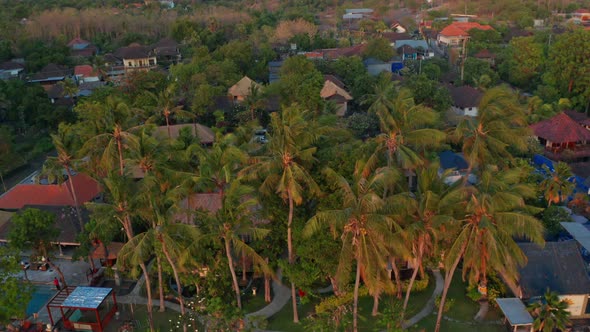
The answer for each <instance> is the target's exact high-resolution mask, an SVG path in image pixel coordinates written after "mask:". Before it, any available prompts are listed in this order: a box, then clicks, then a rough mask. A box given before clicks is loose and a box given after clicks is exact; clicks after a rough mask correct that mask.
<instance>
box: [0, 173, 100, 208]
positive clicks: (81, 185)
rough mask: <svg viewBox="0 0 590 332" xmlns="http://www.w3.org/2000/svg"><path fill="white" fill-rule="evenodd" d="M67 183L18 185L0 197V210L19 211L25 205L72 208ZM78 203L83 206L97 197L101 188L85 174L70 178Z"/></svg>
mask: <svg viewBox="0 0 590 332" xmlns="http://www.w3.org/2000/svg"><path fill="white" fill-rule="evenodd" d="M69 181H70V180H68V181H66V182H64V183H62V184H48V185H43V184H19V185H16V186H15V187H14V188H12V189H10V190H9V191H8V192H7V193H5V194H4V195H2V196H0V209H6V210H19V209H22V208H23V207H24V206H26V205H41V206H74V205H75V204H74V198H73V196H72V194H71V192H70V184H69ZM72 181H73V184H74V188H75V190H76V195H77V196H78V203H79V204H83V203H85V202H88V201H90V200H92V199H93V198H95V197H96V196H98V194H100V192H101V188H100V186H99V185H98V183H97V182H96V181H95V180H94V179H92V178H91V177H89V176H87V175H85V174H77V175H74V176H73V177H72Z"/></svg>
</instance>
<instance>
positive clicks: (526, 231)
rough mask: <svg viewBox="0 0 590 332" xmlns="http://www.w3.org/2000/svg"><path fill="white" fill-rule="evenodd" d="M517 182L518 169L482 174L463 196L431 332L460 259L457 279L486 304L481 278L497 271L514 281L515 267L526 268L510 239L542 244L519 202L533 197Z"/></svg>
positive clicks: (535, 225)
mask: <svg viewBox="0 0 590 332" xmlns="http://www.w3.org/2000/svg"><path fill="white" fill-rule="evenodd" d="M523 176H524V175H523V174H522V172H521V171H520V169H509V170H504V171H502V172H498V171H497V169H495V168H492V169H490V168H488V169H486V170H484V171H483V173H482V174H481V180H480V181H481V182H480V183H479V184H478V187H477V188H474V187H469V190H466V191H465V193H466V195H467V197H465V198H466V200H467V204H466V205H465V219H464V220H462V225H461V227H460V230H459V233H458V234H457V236H456V237H455V239H454V241H453V244H452V245H451V248H450V249H449V250H448V252H447V253H446V254H445V260H444V266H445V269H446V272H445V283H444V288H443V293H442V297H441V303H440V306H439V310H438V318H437V323H436V330H435V331H439V330H440V320H441V318H442V311H443V309H442V308H444V303H445V300H446V296H447V292H448V289H449V286H450V284H451V281H452V278H453V274H454V272H455V269H456V268H457V265H458V264H459V261H460V260H461V259H463V276H464V277H465V276H467V277H468V279H469V281H470V283H472V284H474V283H477V284H479V286H480V287H479V288H480V289H481V290H483V291H482V295H483V298H486V295H487V294H486V291H485V290H486V289H487V273H489V272H490V271H500V272H501V273H502V274H503V277H504V278H506V279H508V280H511V281H514V280H515V277H516V273H517V269H518V266H519V265H523V264H524V263H525V262H526V256H525V255H524V253H523V252H522V250H521V249H520V248H519V247H518V245H517V244H516V242H515V240H514V238H515V237H518V238H527V239H529V240H531V241H532V242H534V243H538V244H543V243H544V240H543V225H542V224H541V223H540V222H539V220H537V219H536V218H535V217H533V216H531V215H530V214H529V212H532V211H533V210H534V209H533V208H532V207H529V206H527V205H526V204H525V202H524V198H530V197H534V195H535V191H534V189H533V188H532V187H531V186H530V185H528V184H524V183H522V179H523Z"/></svg>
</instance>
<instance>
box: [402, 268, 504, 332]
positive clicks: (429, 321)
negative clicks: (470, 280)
mask: <svg viewBox="0 0 590 332" xmlns="http://www.w3.org/2000/svg"><path fill="white" fill-rule="evenodd" d="M466 287H467V284H466V283H464V282H463V281H462V280H461V271H460V270H459V271H457V272H456V273H455V276H454V277H453V282H452V283H451V287H450V288H449V293H448V296H447V297H448V298H449V299H454V300H455V302H454V303H453V306H452V307H451V309H450V310H449V311H448V312H447V313H445V316H446V317H449V318H452V319H455V320H457V321H458V322H454V321H449V320H443V321H442V323H441V331H453V332H454V331H457V332H467V331H477V332H500V331H506V329H505V328H504V326H502V325H498V324H495V321H497V320H499V319H500V318H501V316H500V313H499V312H498V310H497V309H495V308H493V307H490V311H489V312H488V314H487V316H486V320H485V321H484V322H481V323H480V322H476V321H474V320H473V317H474V316H475V314H476V313H477V311H478V310H479V305H477V303H475V302H473V301H472V300H471V299H470V298H468V297H467V296H466V295H465V292H466V290H465V289H466ZM435 324H436V313H433V314H432V315H430V316H428V317H427V318H425V319H423V320H421V321H420V322H419V323H418V324H416V325H415V326H413V327H412V328H411V329H410V331H433V330H434V326H435Z"/></svg>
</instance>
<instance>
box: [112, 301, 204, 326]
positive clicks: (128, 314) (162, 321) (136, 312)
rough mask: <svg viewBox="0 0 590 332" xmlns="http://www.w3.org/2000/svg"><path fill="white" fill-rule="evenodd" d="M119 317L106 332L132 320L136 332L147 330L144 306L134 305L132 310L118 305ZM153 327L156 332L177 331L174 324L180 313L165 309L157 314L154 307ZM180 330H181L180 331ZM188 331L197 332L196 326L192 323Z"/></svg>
mask: <svg viewBox="0 0 590 332" xmlns="http://www.w3.org/2000/svg"><path fill="white" fill-rule="evenodd" d="M119 312H120V317H119V320H116V319H114V318H113V320H112V321H111V322H110V323H109V325H108V326H107V329H106V330H105V331H106V332H116V331H118V330H119V328H120V327H121V326H122V324H123V322H125V321H126V320H132V321H133V322H134V323H135V325H136V329H135V330H136V331H147V330H149V328H148V327H149V325H148V319H147V307H146V306H145V305H134V306H133V308H132V307H131V306H130V305H129V304H119ZM153 315H154V327H155V329H156V331H161V332H164V331H178V329H177V328H176V324H177V322H178V317H179V315H180V313H178V312H176V311H174V310H171V309H166V311H164V312H159V311H158V307H157V306H156V307H154V310H153ZM180 330H182V328H181V329H180ZM188 330H189V331H197V330H201V329H197V326H196V325H195V324H194V323H192V324H191V326H190V327H189V328H188Z"/></svg>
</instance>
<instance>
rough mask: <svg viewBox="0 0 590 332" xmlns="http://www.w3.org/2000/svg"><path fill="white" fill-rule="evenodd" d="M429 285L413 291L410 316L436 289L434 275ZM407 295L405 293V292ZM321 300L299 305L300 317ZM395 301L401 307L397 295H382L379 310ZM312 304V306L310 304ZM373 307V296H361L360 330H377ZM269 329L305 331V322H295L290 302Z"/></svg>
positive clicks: (409, 306) (418, 309)
mask: <svg viewBox="0 0 590 332" xmlns="http://www.w3.org/2000/svg"><path fill="white" fill-rule="evenodd" d="M429 280H430V282H429V284H428V287H427V288H426V289H424V290H423V291H420V292H414V293H412V296H411V297H410V302H409V304H408V315H407V316H408V317H410V316H412V315H414V314H415V313H417V312H418V311H420V310H421V309H422V308H423V307H424V305H425V304H426V302H427V301H428V299H429V298H430V296H431V295H432V292H433V291H434V287H435V284H434V276H432V275H431V276H430V279H429ZM403 295H404V296H405V293H404V294H403ZM319 302H320V300H319V299H318V300H316V301H313V303H310V304H305V305H301V306H299V308H300V310H299V318H300V320H303V319H304V318H305V317H306V316H307V315H308V314H310V313H313V311H314V307H315V304H317V303H319ZM393 302H399V306H400V307H401V306H402V304H403V299H402V300H399V299H397V298H396V297H395V296H389V295H385V296H381V298H380V301H379V311H380V312H382V311H383V309H385V308H386V307H387V306H390V305H392V303H393ZM310 305H311V306H310ZM372 309H373V297H371V296H362V297H360V298H359V331H367V332H368V331H375V330H379V329H378V321H379V317H372V316H371V311H372ZM267 329H268V330H273V331H285V332H287V331H288V332H291V331H293V332H297V331H305V328H304V326H303V324H299V325H297V324H293V310H292V308H291V302H289V303H288V304H287V305H286V306H285V307H284V308H283V310H281V311H280V312H279V313H278V314H276V315H275V316H273V317H271V318H270V319H269V324H268V328H267Z"/></svg>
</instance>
